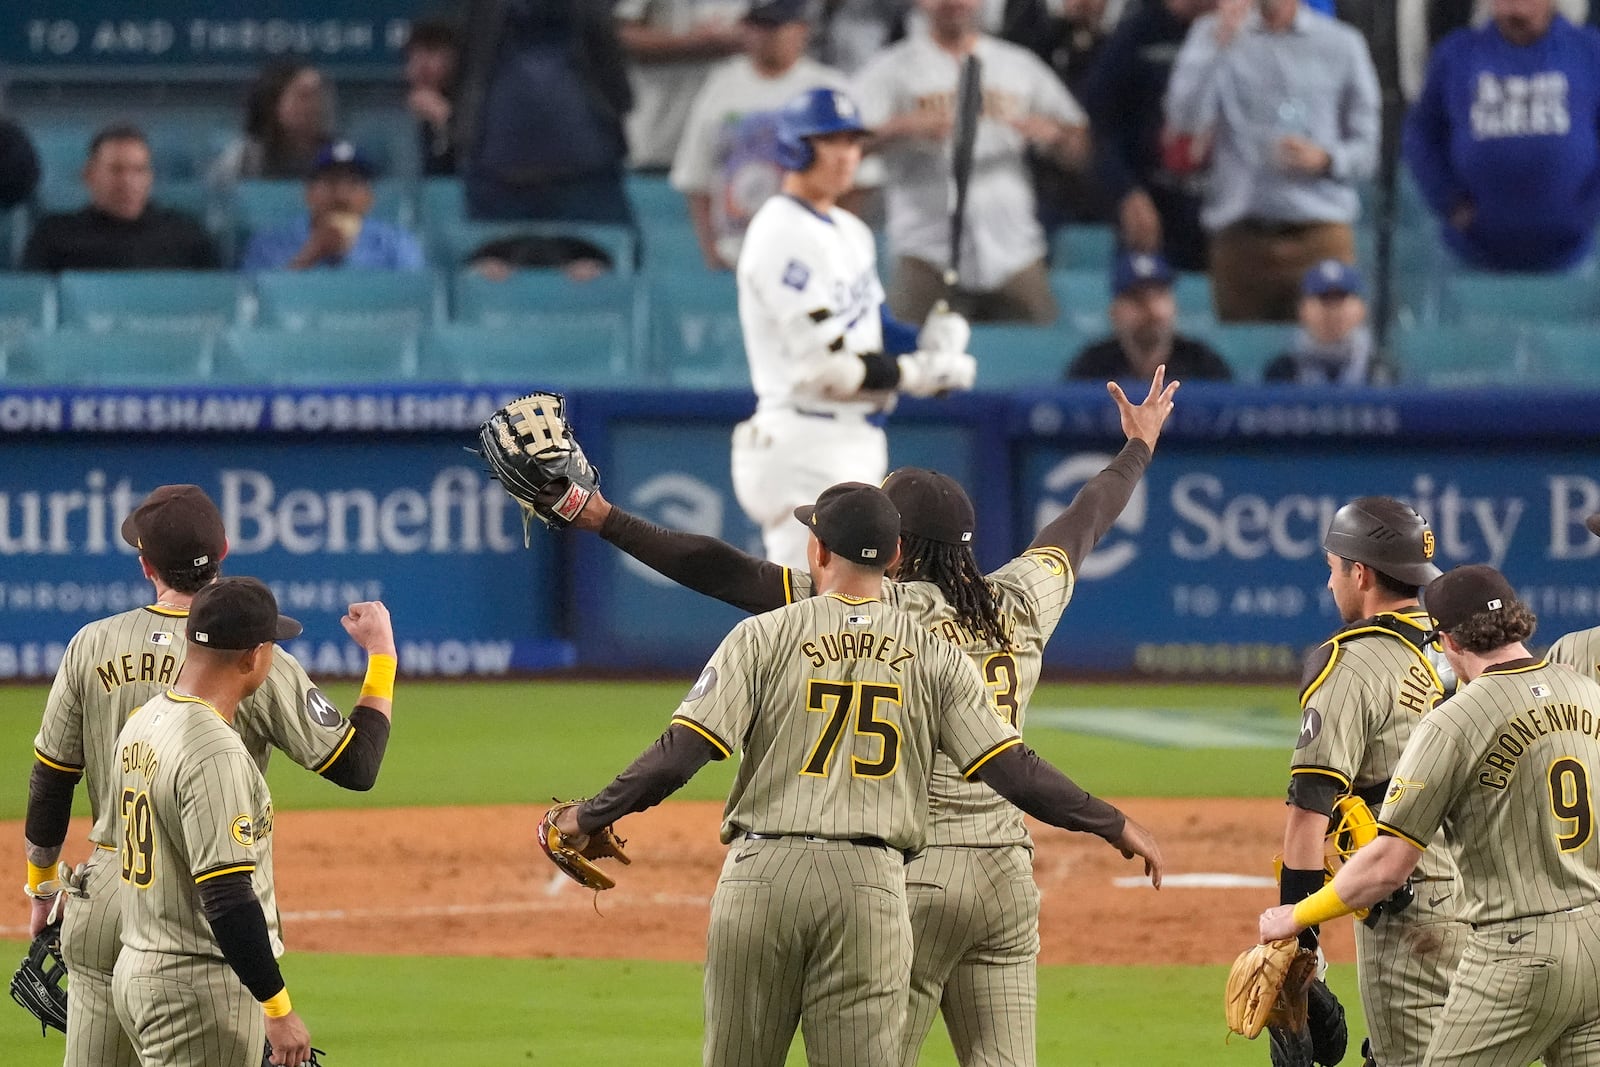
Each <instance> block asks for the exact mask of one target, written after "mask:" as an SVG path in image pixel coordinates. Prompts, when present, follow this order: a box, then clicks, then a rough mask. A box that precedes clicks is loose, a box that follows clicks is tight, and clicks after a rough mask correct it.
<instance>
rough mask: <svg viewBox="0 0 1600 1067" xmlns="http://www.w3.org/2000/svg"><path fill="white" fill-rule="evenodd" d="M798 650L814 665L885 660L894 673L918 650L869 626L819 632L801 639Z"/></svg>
mask: <svg viewBox="0 0 1600 1067" xmlns="http://www.w3.org/2000/svg"><path fill="white" fill-rule="evenodd" d="M800 654H801V655H802V656H805V657H806V659H808V660H810V661H811V665H812V666H813V667H820V666H822V665H823V664H824V663H829V662H832V663H839V662H841V661H843V660H847V659H870V660H876V661H877V662H879V663H882V664H885V665H886V666H887V667H888V668H889V669H890V670H891V671H894V672H895V673H896V674H900V673H903V672H904V670H905V668H904V667H903V666H901V665H902V664H904V663H908V662H910V661H911V660H914V659H916V658H917V654H916V653H915V652H913V651H911V650H910V649H909V648H906V647H905V646H903V645H901V644H900V642H899V641H897V640H895V639H894V638H893V637H890V636H889V635H888V634H876V633H873V632H872V631H871V630H865V631H862V632H861V633H854V632H852V631H849V630H846V631H844V632H843V633H837V634H818V635H817V637H816V639H815V640H812V641H806V642H803V643H802V644H801V645H800Z"/></svg>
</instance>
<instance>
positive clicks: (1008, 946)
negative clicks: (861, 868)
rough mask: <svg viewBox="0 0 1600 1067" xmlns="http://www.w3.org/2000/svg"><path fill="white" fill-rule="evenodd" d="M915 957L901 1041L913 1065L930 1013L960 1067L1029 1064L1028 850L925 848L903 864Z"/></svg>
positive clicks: (1034, 939)
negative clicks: (939, 1020)
mask: <svg viewBox="0 0 1600 1067" xmlns="http://www.w3.org/2000/svg"><path fill="white" fill-rule="evenodd" d="M906 897H907V899H908V901H909V903H910V906H911V932H912V944H913V947H914V957H913V960H912V964H911V999H910V1003H909V1005H908V1007H907V1010H906V1035H905V1036H906V1040H905V1048H904V1050H903V1054H902V1056H901V1058H900V1062H901V1064H903V1065H904V1067H915V1064H916V1062H917V1057H918V1055H919V1054H920V1053H921V1051H922V1043H923V1040H924V1039H925V1038H926V1037H927V1036H928V1030H929V1028H930V1027H932V1025H933V1018H934V1015H935V1014H936V1013H938V1012H940V1011H943V1012H944V1022H945V1028H946V1029H947V1030H949V1032H950V1042H951V1044H952V1045H954V1046H955V1050H956V1058H957V1060H959V1061H960V1063H961V1064H962V1067H1032V1064H1033V1063H1035V1062H1036V1051H1035V1045H1036V1039H1035V1036H1034V1026H1035V1020H1036V1016H1037V1012H1038V1002H1039V986H1038V974H1037V972H1036V971H1035V967H1034V962H1035V960H1036V958H1037V957H1038V955H1039V888H1038V886H1037V885H1035V884H1034V881H1033V850H1032V849H1029V848H1027V847H1025V846H1022V845H1014V846H1009V847H1006V848H950V847H943V846H937V847H932V848H928V849H926V850H924V851H923V852H922V853H921V854H920V855H919V856H917V858H916V859H914V860H912V861H911V862H910V863H909V864H907V866H906Z"/></svg>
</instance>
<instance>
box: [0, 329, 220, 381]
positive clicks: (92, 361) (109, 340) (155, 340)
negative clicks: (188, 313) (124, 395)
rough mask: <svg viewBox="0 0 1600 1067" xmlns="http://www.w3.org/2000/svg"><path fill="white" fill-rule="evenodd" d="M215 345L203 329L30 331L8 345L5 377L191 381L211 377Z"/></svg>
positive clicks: (64, 379)
mask: <svg viewBox="0 0 1600 1067" xmlns="http://www.w3.org/2000/svg"><path fill="white" fill-rule="evenodd" d="M215 348H216V339H215V337H214V335H212V334H206V333H189V334H136V333H117V334H115V335H107V334H104V333H95V332H92V331H89V330H74V329H63V330H57V331H55V332H54V333H32V334H29V335H28V336H27V337H26V338H24V339H22V340H21V341H19V342H16V343H15V344H13V345H11V346H10V353H9V359H8V361H7V369H6V377H7V380H10V381H21V382H29V383H33V384H39V385H90V386H112V387H122V386H172V385H194V384H196V383H198V382H204V381H206V380H207V379H208V378H210V377H211V373H212V363H213V358H214V353H215Z"/></svg>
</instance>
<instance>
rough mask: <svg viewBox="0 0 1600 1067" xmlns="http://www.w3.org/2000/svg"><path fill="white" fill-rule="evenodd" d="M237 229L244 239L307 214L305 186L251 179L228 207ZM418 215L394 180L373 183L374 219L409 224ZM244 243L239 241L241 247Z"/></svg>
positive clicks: (290, 181)
mask: <svg viewBox="0 0 1600 1067" xmlns="http://www.w3.org/2000/svg"><path fill="white" fill-rule="evenodd" d="M229 207H230V209H231V211H232V213H233V219H234V226H235V228H236V229H237V230H238V231H239V233H240V235H241V236H242V237H244V238H246V239H247V238H248V236H249V235H250V234H252V233H256V232H257V231H259V230H270V229H272V228H273V227H276V226H283V225H285V224H287V223H290V222H293V221H294V220H296V219H298V218H300V217H301V216H302V215H304V214H305V213H306V183H305V182H302V181H296V180H293V179H268V178H251V179H247V180H245V181H242V182H240V183H239V184H238V185H237V186H236V187H235V188H234V190H233V197H232V201H231V203H230V205H229ZM414 214H415V212H414V210H413V208H412V205H411V191H410V188H409V187H408V186H407V185H406V184H405V183H404V182H401V181H399V180H397V179H393V178H380V179H379V180H378V181H375V182H373V183H372V217H373V218H377V219H383V220H385V221H386V222H396V223H400V224H401V225H410V223H411V220H412V218H413V216H414ZM243 246H244V241H241V242H240V247H241V248H242V247H243Z"/></svg>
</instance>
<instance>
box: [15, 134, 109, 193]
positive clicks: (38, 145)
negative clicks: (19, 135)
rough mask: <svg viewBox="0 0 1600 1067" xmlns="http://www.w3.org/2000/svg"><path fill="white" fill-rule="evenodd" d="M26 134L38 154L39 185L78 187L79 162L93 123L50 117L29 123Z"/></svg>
mask: <svg viewBox="0 0 1600 1067" xmlns="http://www.w3.org/2000/svg"><path fill="white" fill-rule="evenodd" d="M27 125H28V137H29V139H30V140H32V141H33V149H34V152H35V154H36V155H38V157H39V170H40V185H41V186H44V185H47V184H48V185H67V184H69V183H75V184H78V185H79V186H80V187H81V186H82V178H81V175H82V173H83V164H84V161H85V160H86V159H88V157H89V141H90V140H91V139H92V138H93V137H94V133H95V129H96V124H95V123H92V122H88V121H84V120H78V119H66V118H55V117H53V118H51V119H49V120H47V121H40V122H29V123H28V124H27Z"/></svg>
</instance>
